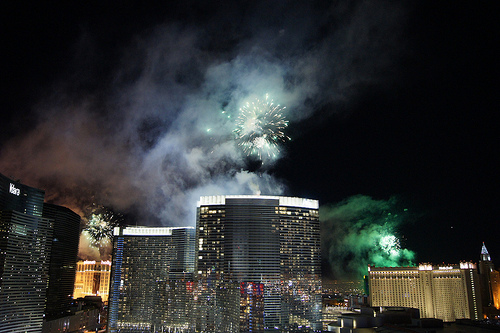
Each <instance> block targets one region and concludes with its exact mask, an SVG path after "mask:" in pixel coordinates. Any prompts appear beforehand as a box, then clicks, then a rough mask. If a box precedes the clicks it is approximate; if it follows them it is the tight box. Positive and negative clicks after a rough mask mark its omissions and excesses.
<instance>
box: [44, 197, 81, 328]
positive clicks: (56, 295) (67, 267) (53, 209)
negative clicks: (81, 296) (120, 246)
mask: <svg viewBox="0 0 500 333" xmlns="http://www.w3.org/2000/svg"><path fill="white" fill-rule="evenodd" d="M43 217H44V218H48V219H50V220H51V222H52V226H53V234H52V244H51V251H50V259H49V285H48V287H47V301H46V304H45V316H46V319H51V318H54V317H58V316H60V315H61V314H64V313H65V312H66V311H67V310H68V307H69V305H70V303H71V301H72V296H73V288H74V283H75V270H76V260H77V256H78V243H79V241H80V220H81V219H80V215H78V214H77V213H75V212H73V211H72V210H71V209H69V208H66V207H62V206H57V205H53V204H48V203H44V204H43Z"/></svg>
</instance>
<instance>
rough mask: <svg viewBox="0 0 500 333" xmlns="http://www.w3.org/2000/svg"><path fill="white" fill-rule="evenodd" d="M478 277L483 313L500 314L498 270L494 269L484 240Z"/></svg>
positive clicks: (499, 275) (499, 279) (491, 315)
mask: <svg viewBox="0 0 500 333" xmlns="http://www.w3.org/2000/svg"><path fill="white" fill-rule="evenodd" d="M479 278H480V280H479V282H480V284H481V298H482V300H483V312H484V315H485V317H488V318H494V317H495V316H498V315H500V311H499V310H500V272H499V271H498V270H495V267H494V265H493V261H491V257H490V254H489V253H488V250H487V249H486V245H485V244H484V242H483V246H482V248H481V256H480V260H479Z"/></svg>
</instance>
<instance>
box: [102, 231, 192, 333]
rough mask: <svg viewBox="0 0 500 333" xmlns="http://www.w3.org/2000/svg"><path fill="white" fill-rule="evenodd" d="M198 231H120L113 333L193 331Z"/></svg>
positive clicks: (115, 261) (113, 291)
mask: <svg viewBox="0 0 500 333" xmlns="http://www.w3.org/2000/svg"><path fill="white" fill-rule="evenodd" d="M194 241H195V230H194V228H192V227H191V228H156V227H155V228H153V227H127V228H115V233H114V237H113V261H112V266H111V285H110V292H109V314H108V332H192V331H193V329H194V315H195V313H194V311H193V308H192V304H193V302H192V300H193V295H194V287H193V278H194V266H195V263H194V252H195V250H194V245H195V242H194Z"/></svg>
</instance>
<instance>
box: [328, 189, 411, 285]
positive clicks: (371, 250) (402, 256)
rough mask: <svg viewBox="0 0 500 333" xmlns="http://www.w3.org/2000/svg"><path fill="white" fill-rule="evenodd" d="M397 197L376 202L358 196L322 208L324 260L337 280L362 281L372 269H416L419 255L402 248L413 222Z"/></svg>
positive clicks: (330, 273) (367, 197)
mask: <svg viewBox="0 0 500 333" xmlns="http://www.w3.org/2000/svg"><path fill="white" fill-rule="evenodd" d="M410 218H411V216H410V214H409V212H408V209H406V208H401V207H400V204H399V203H398V202H397V199H396V198H395V197H392V198H390V199H389V200H375V199H373V198H371V197H369V196H364V195H357V196H353V197H350V198H348V199H346V200H344V201H342V202H340V203H338V204H335V205H326V206H322V207H321V208H320V219H321V227H322V232H321V234H322V244H321V245H322V251H323V260H324V261H325V262H326V266H327V269H329V271H327V272H323V273H324V275H326V276H330V277H334V278H336V279H358V280H360V279H361V278H362V277H363V275H366V273H367V267H368V265H369V264H370V265H375V266H378V267H396V266H412V265H414V263H415V256H416V254H415V252H413V251H411V250H409V249H405V248H403V247H402V246H401V243H400V240H399V237H398V236H397V235H398V232H399V231H400V228H401V226H402V225H403V224H404V223H407V222H408V221H409V220H410Z"/></svg>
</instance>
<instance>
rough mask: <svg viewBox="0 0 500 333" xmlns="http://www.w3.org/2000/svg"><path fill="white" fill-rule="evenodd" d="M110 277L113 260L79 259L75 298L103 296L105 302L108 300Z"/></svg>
mask: <svg viewBox="0 0 500 333" xmlns="http://www.w3.org/2000/svg"><path fill="white" fill-rule="evenodd" d="M110 277H111V261H109V260H101V261H95V260H85V261H83V260H82V261H78V262H77V264H76V277H75V289H74V291H73V298H80V297H85V296H101V299H102V301H103V302H108V293H109V281H110Z"/></svg>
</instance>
